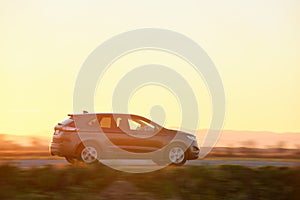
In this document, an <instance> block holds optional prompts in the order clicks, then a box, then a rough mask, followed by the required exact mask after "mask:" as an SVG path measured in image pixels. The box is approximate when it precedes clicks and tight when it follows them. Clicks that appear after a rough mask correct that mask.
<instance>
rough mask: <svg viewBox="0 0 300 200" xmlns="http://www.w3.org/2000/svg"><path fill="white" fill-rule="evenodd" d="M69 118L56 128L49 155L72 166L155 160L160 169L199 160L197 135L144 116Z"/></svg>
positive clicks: (72, 115) (82, 115)
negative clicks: (76, 164)
mask: <svg viewBox="0 0 300 200" xmlns="http://www.w3.org/2000/svg"><path fill="white" fill-rule="evenodd" d="M68 116H69V117H70V118H68V119H66V120H65V121H63V122H61V123H58V125H56V126H55V128H54V130H55V131H54V134H53V138H52V141H51V144H50V152H51V155H58V156H62V157H65V158H66V160H67V161H68V162H70V163H74V162H77V161H80V162H84V163H87V164H90V163H95V162H98V160H99V159H108V158H109V159H112V158H117V159H119V158H127V159H136V158H138V159H152V160H153V161H154V162H155V163H156V164H159V165H162V164H163V165H166V164H174V165H183V164H184V163H185V162H186V161H187V160H194V159H197V158H198V154H199V147H198V144H197V140H196V137H195V136H194V135H192V134H189V133H185V132H181V131H176V130H170V129H167V128H164V127H162V126H160V125H158V124H157V123H155V122H153V121H151V120H149V119H147V118H144V117H141V116H137V115H130V114H112V113H84V114H69V115H68Z"/></svg>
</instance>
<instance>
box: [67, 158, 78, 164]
mask: <svg viewBox="0 0 300 200" xmlns="http://www.w3.org/2000/svg"><path fill="white" fill-rule="evenodd" d="M65 159H66V161H67V162H68V163H70V164H72V165H74V164H76V163H77V162H78V160H77V159H76V158H71V157H65Z"/></svg>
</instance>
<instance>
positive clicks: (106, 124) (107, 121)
mask: <svg viewBox="0 0 300 200" xmlns="http://www.w3.org/2000/svg"><path fill="white" fill-rule="evenodd" d="M100 127H101V128H111V117H102V119H101V120H100Z"/></svg>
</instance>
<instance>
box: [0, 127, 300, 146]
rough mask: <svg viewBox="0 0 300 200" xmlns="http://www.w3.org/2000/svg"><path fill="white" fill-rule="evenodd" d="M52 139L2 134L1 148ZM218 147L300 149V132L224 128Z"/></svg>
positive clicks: (42, 143)
mask: <svg viewBox="0 0 300 200" xmlns="http://www.w3.org/2000/svg"><path fill="white" fill-rule="evenodd" d="M206 133H207V131H206V130H199V131H197V134H196V135H197V138H198V140H199V141H198V142H199V145H201V144H202V141H203V139H204V137H205V135H206ZM50 141H51V135H39V136H36V135H10V134H0V150H13V149H16V148H28V147H33V148H42V149H47V148H48V145H49V143H50ZM216 147H248V148H286V149H300V133H296V132H294V133H289V132H287V133H274V132H268V131H234V130H223V131H222V134H221V137H220V138H219V140H218V142H217V144H216Z"/></svg>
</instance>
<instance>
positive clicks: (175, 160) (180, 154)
mask: <svg viewBox="0 0 300 200" xmlns="http://www.w3.org/2000/svg"><path fill="white" fill-rule="evenodd" d="M166 157H167V158H166V159H167V160H168V163H169V164H170V165H175V166H182V165H184V164H185V163H186V160H187V155H186V147H185V146H184V145H180V144H173V145H171V146H170V147H169V148H168V150H167V153H166Z"/></svg>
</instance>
